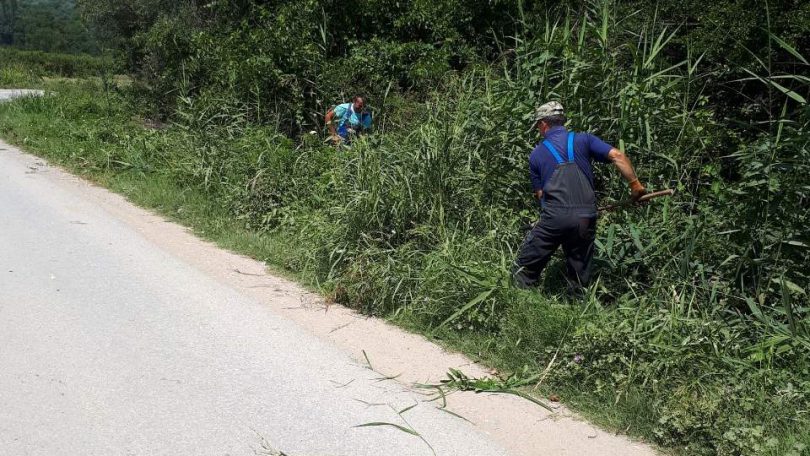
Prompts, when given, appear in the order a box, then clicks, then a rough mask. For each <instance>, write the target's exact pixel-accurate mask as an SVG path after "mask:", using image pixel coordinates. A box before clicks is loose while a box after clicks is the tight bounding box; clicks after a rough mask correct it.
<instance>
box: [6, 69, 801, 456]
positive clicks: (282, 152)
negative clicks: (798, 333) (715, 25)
mask: <svg viewBox="0 0 810 456" xmlns="http://www.w3.org/2000/svg"><path fill="white" fill-rule="evenodd" d="M48 84H49V85H48V88H49V89H52V90H54V91H55V92H56V93H57V95H55V96H52V97H45V98H41V99H28V100H19V101H16V102H13V103H8V104H4V105H0V136H3V137H4V138H6V139H7V140H9V141H10V142H12V143H15V144H18V145H20V146H22V147H24V148H25V149H26V150H29V151H31V152H33V153H36V154H39V155H41V156H43V157H45V158H47V159H49V160H50V161H52V162H53V163H57V164H60V165H62V166H65V167H66V168H67V169H69V170H71V171H72V172H74V173H76V174H79V175H82V176H84V177H86V178H89V179H91V180H94V181H96V182H98V183H100V184H101V185H104V186H107V187H109V188H110V189H112V190H113V191H116V192H119V193H121V194H123V195H125V196H126V197H127V198H129V199H130V200H131V201H133V202H134V203H136V204H139V205H142V206H144V207H147V208H151V209H153V210H155V211H157V212H158V213H160V214H162V215H164V216H167V217H168V218H170V219H172V220H175V221H178V222H180V223H182V224H184V225H186V226H189V227H191V228H193V230H194V232H195V233H196V234H197V235H199V236H201V237H203V238H206V239H209V240H212V241H214V242H216V243H217V244H219V245H220V246H222V247H225V248H228V249H230V250H233V251H235V252H238V253H242V254H245V255H249V256H251V257H254V258H256V259H259V260H263V261H266V262H267V263H268V264H270V265H271V266H272V267H274V270H275V271H282V272H283V273H284V274H285V275H287V276H288V277H292V278H295V279H296V280H298V281H300V282H301V283H303V284H305V285H307V286H310V287H312V288H314V289H318V290H320V291H321V292H323V293H324V294H326V295H327V296H329V297H331V298H334V299H336V300H338V301H340V302H344V303H346V304H348V305H350V306H352V307H354V308H358V309H360V310H362V311H365V312H367V313H369V314H375V315H379V316H382V317H384V318H387V319H389V320H391V321H392V322H394V323H396V324H399V325H400V326H402V327H404V328H407V329H409V330H412V331H415V332H419V333H422V334H425V335H427V336H428V337H431V338H433V340H435V341H436V342H438V343H441V344H443V345H445V346H447V347H449V348H452V349H457V350H460V351H462V352H464V353H466V354H468V355H470V356H471V357H473V358H474V359H477V360H480V361H482V362H484V363H486V364H488V365H490V366H493V367H496V368H497V369H499V371H501V372H504V373H507V374H509V373H512V374H514V375H516V376H517V377H515V378H518V379H519V378H534V377H535V376H537V375H539V374H541V373H543V372H544V371H545V369H546V367H547V366H548V365H549V363H551V366H552V367H551V369H550V370H549V372H550V373H549V375H548V376H546V377H544V381H543V383H542V385H541V386H540V387H539V388H538V389H537V390H536V391H534V393H535V394H538V395H540V396H541V397H542V396H545V395H548V394H551V393H553V394H557V395H559V396H561V397H562V399H563V401H564V402H565V403H566V404H567V405H570V406H572V407H573V408H574V409H576V410H578V411H579V412H581V413H583V414H584V415H585V416H587V417H589V418H590V419H592V420H593V421H595V422H597V423H599V424H601V425H603V426H605V427H607V428H608V429H611V430H615V431H618V432H626V433H628V434H630V435H632V436H636V437H641V438H645V439H647V440H649V441H651V442H655V443H658V444H661V445H663V446H664V447H667V448H671V449H673V450H676V451H678V452H682V453H684V454H729V455H731V454H763V455H783V454H801V453H802V452H803V451H805V449H806V448H808V447H810V424H808V420H807V410H808V404H807V395H806V394H805V392H806V391H807V388H808V381H807V379H808V376H807V369H808V367H807V364H806V358H803V354H802V352H801V351H800V348H795V349H793V350H795V351H794V352H784V351H783V352H781V353H779V354H778V355H776V354H771V355H769V356H766V357H765V358H762V359H760V360H759V361H755V360H754V359H755V358H751V357H749V355H748V353H749V351H748V349H749V347H748V344H747V343H745V338H746V337H750V336H748V335H746V333H745V332H746V331H754V330H757V331H758V329H756V328H757V325H756V324H754V323H751V322H749V321H748V320H744V319H743V320H737V318H740V317H733V316H731V315H728V314H725V313H723V312H722V311H718V310H716V309H715V308H714V307H713V306H709V305H706V304H704V303H701V301H702V300H704V299H706V300H708V299H712V298H711V295H709V294H703V293H702V292H699V290H700V288H697V287H695V286H694V285H700V282H697V283H695V282H691V281H689V282H687V283H677V282H670V284H669V285H666V286H663V285H655V283H652V284H650V286H648V287H646V289H644V290H643V291H637V290H639V289H638V288H634V287H632V286H631V287H629V288H628V289H627V290H626V291H623V292H617V290H616V285H615V284H612V283H605V281H607V280H618V279H617V278H616V277H615V276H613V275H611V272H610V271H609V270H608V271H605V272H603V274H602V279H600V280H601V281H602V282H601V283H600V284H597V285H596V286H595V287H594V288H593V290H591V296H590V297H589V298H588V299H586V300H585V301H584V302H572V301H570V300H568V299H566V298H565V297H563V296H557V295H555V294H554V293H549V292H548V291H547V292H546V293H544V294H539V293H535V292H527V291H523V290H517V289H514V288H512V287H510V286H509V285H508V274H507V272H506V271H508V255H509V253H508V252H507V251H504V250H503V249H504V246H505V245H506V246H508V245H509V244H514V243H516V242H517V241H518V240H519V234H518V230H517V228H516V226H515V225H516V223H517V222H516V221H514V220H513V221H509V220H508V219H509V218H508V217H503V216H502V215H500V214H498V213H489V215H488V217H490V218H489V221H488V222H487V223H490V224H491V226H490V228H487V229H483V230H482V229H480V228H478V227H466V228H465V227H463V226H461V227H460V226H457V225H456V223H458V222H456V221H451V220H452V219H451V218H450V217H451V214H450V213H449V211H433V210H426V209H429V208H430V207H431V204H433V203H431V201H430V200H429V199H426V200H424V201H421V202H418V203H417V204H415V205H413V206H410V205H408V203H407V201H406V198H409V197H410V196H409V194H408V191H410V192H411V194H413V192H415V190H414V189H415V188H416V187H417V185H425V184H424V183H423V184H418V183H416V182H414V183H413V184H408V185H411V189H410V190H408V185H401V184H397V185H398V186H399V187H401V188H402V189H403V190H402V191H403V192H404V194H403V195H402V196H401V197H400V196H397V195H396V192H397V191H399V190H397V189H389V190H387V191H386V190H384V188H383V187H379V186H380V185H383V186H385V185H393V184H394V183H395V182H397V181H396V179H398V178H397V177H395V176H391V175H387V174H386V173H387V172H388V171H387V170H383V169H382V168H381V166H382V164H383V163H384V161H385V160H387V159H389V158H390V157H392V155H391V154H390V153H389V151H388V150H387V149H386V147H389V144H387V143H385V142H383V143H377V144H376V149H365V148H363V146H362V145H360V147H358V148H356V149H355V150H353V151H351V152H349V151H335V150H334V149H331V148H322V147H321V146H320V145H319V144H318V143H316V142H313V143H311V144H306V143H304V144H303V145H299V146H297V148H295V149H293V147H292V143H291V142H290V141H288V140H285V139H284V138H279V137H277V136H275V135H274V134H273V133H272V132H268V131H266V130H262V129H259V130H254V129H250V128H242V129H239V130H238V131H233V130H231V131H229V130H221V129H218V128H213V127H212V128H210V129H208V132H207V133H206V132H205V130H196V129H188V128H186V127H182V126H175V127H171V128H169V129H166V130H159V131H158V130H149V129H145V128H144V127H143V122H142V121H141V119H139V118H138V117H137V116H136V117H133V115H132V114H133V112H138V110H137V109H135V108H137V106H133V105H132V104H131V103H130V102H129V101H127V99H128V98H127V97H128V96H127V95H126V94H127V93H128V92H126V91H120V90H115V91H112V92H109V93H104V91H103V90H99V86H98V85H97V83H95V82H92V81H90V82H85V83H65V82H52V83H48ZM456 99H457V100H458V99H459V98H456ZM463 102H464V101H463V99H461V101H460V102H459V103H460V108H459V109H466V107H464V104H463ZM435 115H436V116H439V117H440V116H442V115H443V114H442V112H441V111H439V112H437V113H435ZM441 124H442V122H434V121H429V123H428V125H427V126H426V128H425V129H423V130H422V131H421V132H420V134H425V135H430V129H432V128H436V126H437V125H441ZM451 128H459V131H458V132H457V134H455V135H454V136H455V137H456V138H458V137H463V134H464V133H463V131H464V130H463V128H464V127H462V126H458V127H451ZM433 140H434V139H433V137H432V136H428V137H426V138H424V141H425V142H429V141H433ZM437 147H455V146H453V145H444V146H437ZM458 147H459V148H461V149H463V148H464V147H466V146H465V144H464V143H463V142H462V143H461V144H459V145H458ZM445 150H447V149H445ZM229 157H238V158H239V160H240V161H238V162H234V163H231V164H229V165H228V166H231V167H232V168H231V169H226V168H217V167H212V166H211V165H215V164H217V163H223V162H222V161H221V160H230V158H229ZM397 159H398V160H399V159H404V158H402V157H399V158H397ZM262 160H271V161H264V162H262ZM272 160H282V161H272ZM425 160H428V161H432V166H433V169H432V170H431V171H430V172H431V173H437V172H441V169H442V167H443V166H449V165H450V163H444V162H442V160H443V159H442V158H441V157H439V156H431V155H421V156H419V155H417V158H416V161H417V162H420V161H421V162H424V161H425ZM251 163H252V164H251ZM257 163H258V164H257ZM299 166H306V167H307V168H303V169H302V168H297V167H299ZM414 166H417V163H415V164H414ZM344 167H345V169H344ZM312 168H315V169H312ZM240 175H244V176H246V177H245V180H244V181H240V180H237V181H234V180H233V179H235V178H236V176H240ZM406 175H407V178H408V179H421V178H422V177H420V176H419V174H418V172H412V173H406ZM266 176H271V177H273V180H272V181H271V182H269V183H268V182H267V181H264V180H263V179H264V178H265V177H266ZM381 178H383V179H391V183H390V184H385V183H381V182H380V181H379V180H378V179H381ZM434 178H437V177H433V176H430V175H429V176H426V177H425V179H427V180H431V179H434ZM285 179H289V180H285ZM426 182H427V181H426ZM264 185H270V187H264ZM350 186H359V188H361V189H362V191H359V192H356V193H352V192H351V191H350V190H351V187H350ZM347 187H349V188H347ZM251 188H252V190H251V192H250V193H245V191H246V189H251ZM274 188H282V189H284V191H283V192H281V193H274V191H273V189H274ZM442 191H447V189H444V190H442V189H437V190H436V191H432V192H431V193H430V194H426V195H424V196H425V197H430V198H435V197H437V195H438V196H441V192H442ZM420 197H421V196H420ZM475 197H476V198H480V196H475ZM256 198H261V199H258V200H257V199H256ZM285 198H286V199H285ZM330 198H334V200H330ZM377 198H387V199H388V200H389V201H390V202H389V203H388V204H386V205H385V207H386V211H381V210H380V206H379V204H381V203H380V202H379V201H378V200H377ZM400 201H401V202H400ZM247 203H250V204H259V203H261V205H260V206H258V207H255V206H248V207H246V206H244V205H245V204H247ZM433 207H435V206H433ZM412 211H414V212H412ZM673 212H674V210H673ZM255 213H259V214H272V218H262V217H260V218H257V217H253V216H251V214H255ZM651 214H652V213H651ZM659 216H660V215H659ZM378 217H379V218H378ZM668 217H670V223H676V221H677V220H678V219H677V218H675V217H677V214H673V213H670V215H668ZM407 220H422V222H420V223H422V224H424V228H420V226H418V225H417V226H415V227H413V228H410V229H409V228H408V227H407V223H406V221H407ZM657 223H661V221H660V220H658V221H657ZM677 223H682V222H680V221H678V222H677ZM436 224H440V227H436V226H435V225H436ZM356 225H359V226H356ZM630 226H631V227H633V226H635V228H634V229H636V230H638V232H637V233H636V234H633V233H632V232H626V231H623V230H624V229H626V228H622V227H620V226H614V225H613V224H612V223H611V221H610V219H608V220H606V221H605V223H603V227H602V231H600V235H599V239H600V242H601V243H603V244H608V243H612V244H613V245H614V247H612V248H611V249H610V250H609V251H606V252H605V253H603V254H602V255H600V256H601V260H600V261H602V263H603V266H602V267H603V268H605V267H608V268H627V266H624V264H625V263H624V262H628V261H629V262H630V264H634V262H635V261H637V260H635V258H634V256H633V254H632V252H633V250H632V249H633V247H632V246H634V245H636V244H641V247H642V248H646V249H648V252H647V255H648V260H647V261H657V260H656V258H657V257H656V256H655V255H657V254H655V250H654V249H664V250H662V251H661V252H662V253H661V254H660V255H663V256H664V257H666V256H669V259H668V260H667V261H672V256H671V253H670V250H666V249H665V247H666V245H667V244H666V243H665V242H663V241H664V240H660V241H658V244H657V245H653V244H649V245H645V244H647V243H649V242H652V241H651V240H650V239H649V238H648V237H647V236H648V233H651V232H652V231H651V230H650V231H647V230H648V228H645V227H646V226H647V225H630ZM383 227H388V228H385V230H386V231H384V232H381V229H383ZM390 227H393V229H391V228H390ZM428 227H430V228H429V229H428ZM512 230H514V231H512ZM392 231H399V232H402V231H405V232H409V233H410V236H409V238H408V239H407V240H405V241H403V240H401V239H399V238H398V237H397V236H398V233H396V232H392ZM374 236H383V237H384V239H385V241H384V242H380V241H378V240H375V238H374ZM622 236H627V238H624V239H622ZM685 236H687V237H686V239H687V241H688V240H689V239H690V237H689V236H695V234H694V233H692V234H690V233H687V234H686V235H685ZM670 242H674V241H671V240H670ZM624 250H627V252H626V253H622V252H623V251H624ZM673 251H675V252H680V251H679V250H673ZM687 251H688V249H687ZM680 254H681V253H676V256H675V258H674V260H675V262H674V264H675V266H676V267H677V268H680V267H681V266H679V264H680V263H678V258H679V257H678V256H677V255H680ZM611 265H612V266H611ZM558 266H559V265H558ZM552 269H553V268H552ZM624 271H632V269H624ZM625 273H628V272H622V274H625ZM554 274H555V273H554V271H553V270H552V271H551V274H550V277H549V278H548V279H547V281H548V285H553V282H554V277H555V276H554ZM611 277H614V278H613V279H610V278H611ZM656 287H661V288H660V289H657V288H656ZM552 289H553V287H552ZM635 293H639V294H638V295H637V296H634V294H635ZM482 297H483V298H482ZM469 303H473V305H468V304H469ZM461 308H464V309H467V310H466V311H465V312H464V313H462V314H458V309H461ZM456 314H458V315H457V316H454V315H456ZM451 317H452V318H451ZM756 334H759V335H758V336H757V337H759V339H758V340H762V337H765V336H762V334H763V333H756ZM764 334H767V333H764ZM576 354H580V355H582V356H583V357H584V361H583V362H582V363H580V364H578V363H575V362H573V357H574V356H575V355H576ZM786 357H787V358H786ZM552 360H553V362H551V361H552ZM524 390H525V391H533V388H532V387H525V388H524ZM802 445H804V446H802ZM791 452H792V453H791Z"/></svg>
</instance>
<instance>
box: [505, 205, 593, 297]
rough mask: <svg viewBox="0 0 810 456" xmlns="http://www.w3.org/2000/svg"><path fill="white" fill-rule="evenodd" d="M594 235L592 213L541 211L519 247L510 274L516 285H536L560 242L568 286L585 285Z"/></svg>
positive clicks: (575, 287)
mask: <svg viewBox="0 0 810 456" xmlns="http://www.w3.org/2000/svg"><path fill="white" fill-rule="evenodd" d="M595 237H596V214H594V213H587V214H583V213H582V211H578V210H575V209H556V210H554V211H550V212H546V211H544V212H543V215H542V216H541V218H540V221H539V222H538V223H537V224H536V225H535V226H534V228H533V229H532V230H531V231H530V232H529V233H528V234H527V235H526V238H525V239H524V240H523V244H522V245H521V246H520V251H519V252H518V256H517V260H516V261H515V273H514V275H515V281H516V282H517V285H518V286H520V287H522V288H529V287H535V286H537V285H539V284H540V273H541V272H543V269H544V268H545V267H546V265H547V264H548V261H549V260H550V259H551V255H553V254H554V252H555V251H556V250H557V247H559V246H560V245H562V248H563V253H565V263H566V268H565V269H566V271H565V272H566V273H565V276H566V279H567V280H568V285H569V287H571V288H574V289H579V288H581V287H584V286H587V285H588V283H589V282H590V280H591V260H592V259H593V241H594V239H595Z"/></svg>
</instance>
